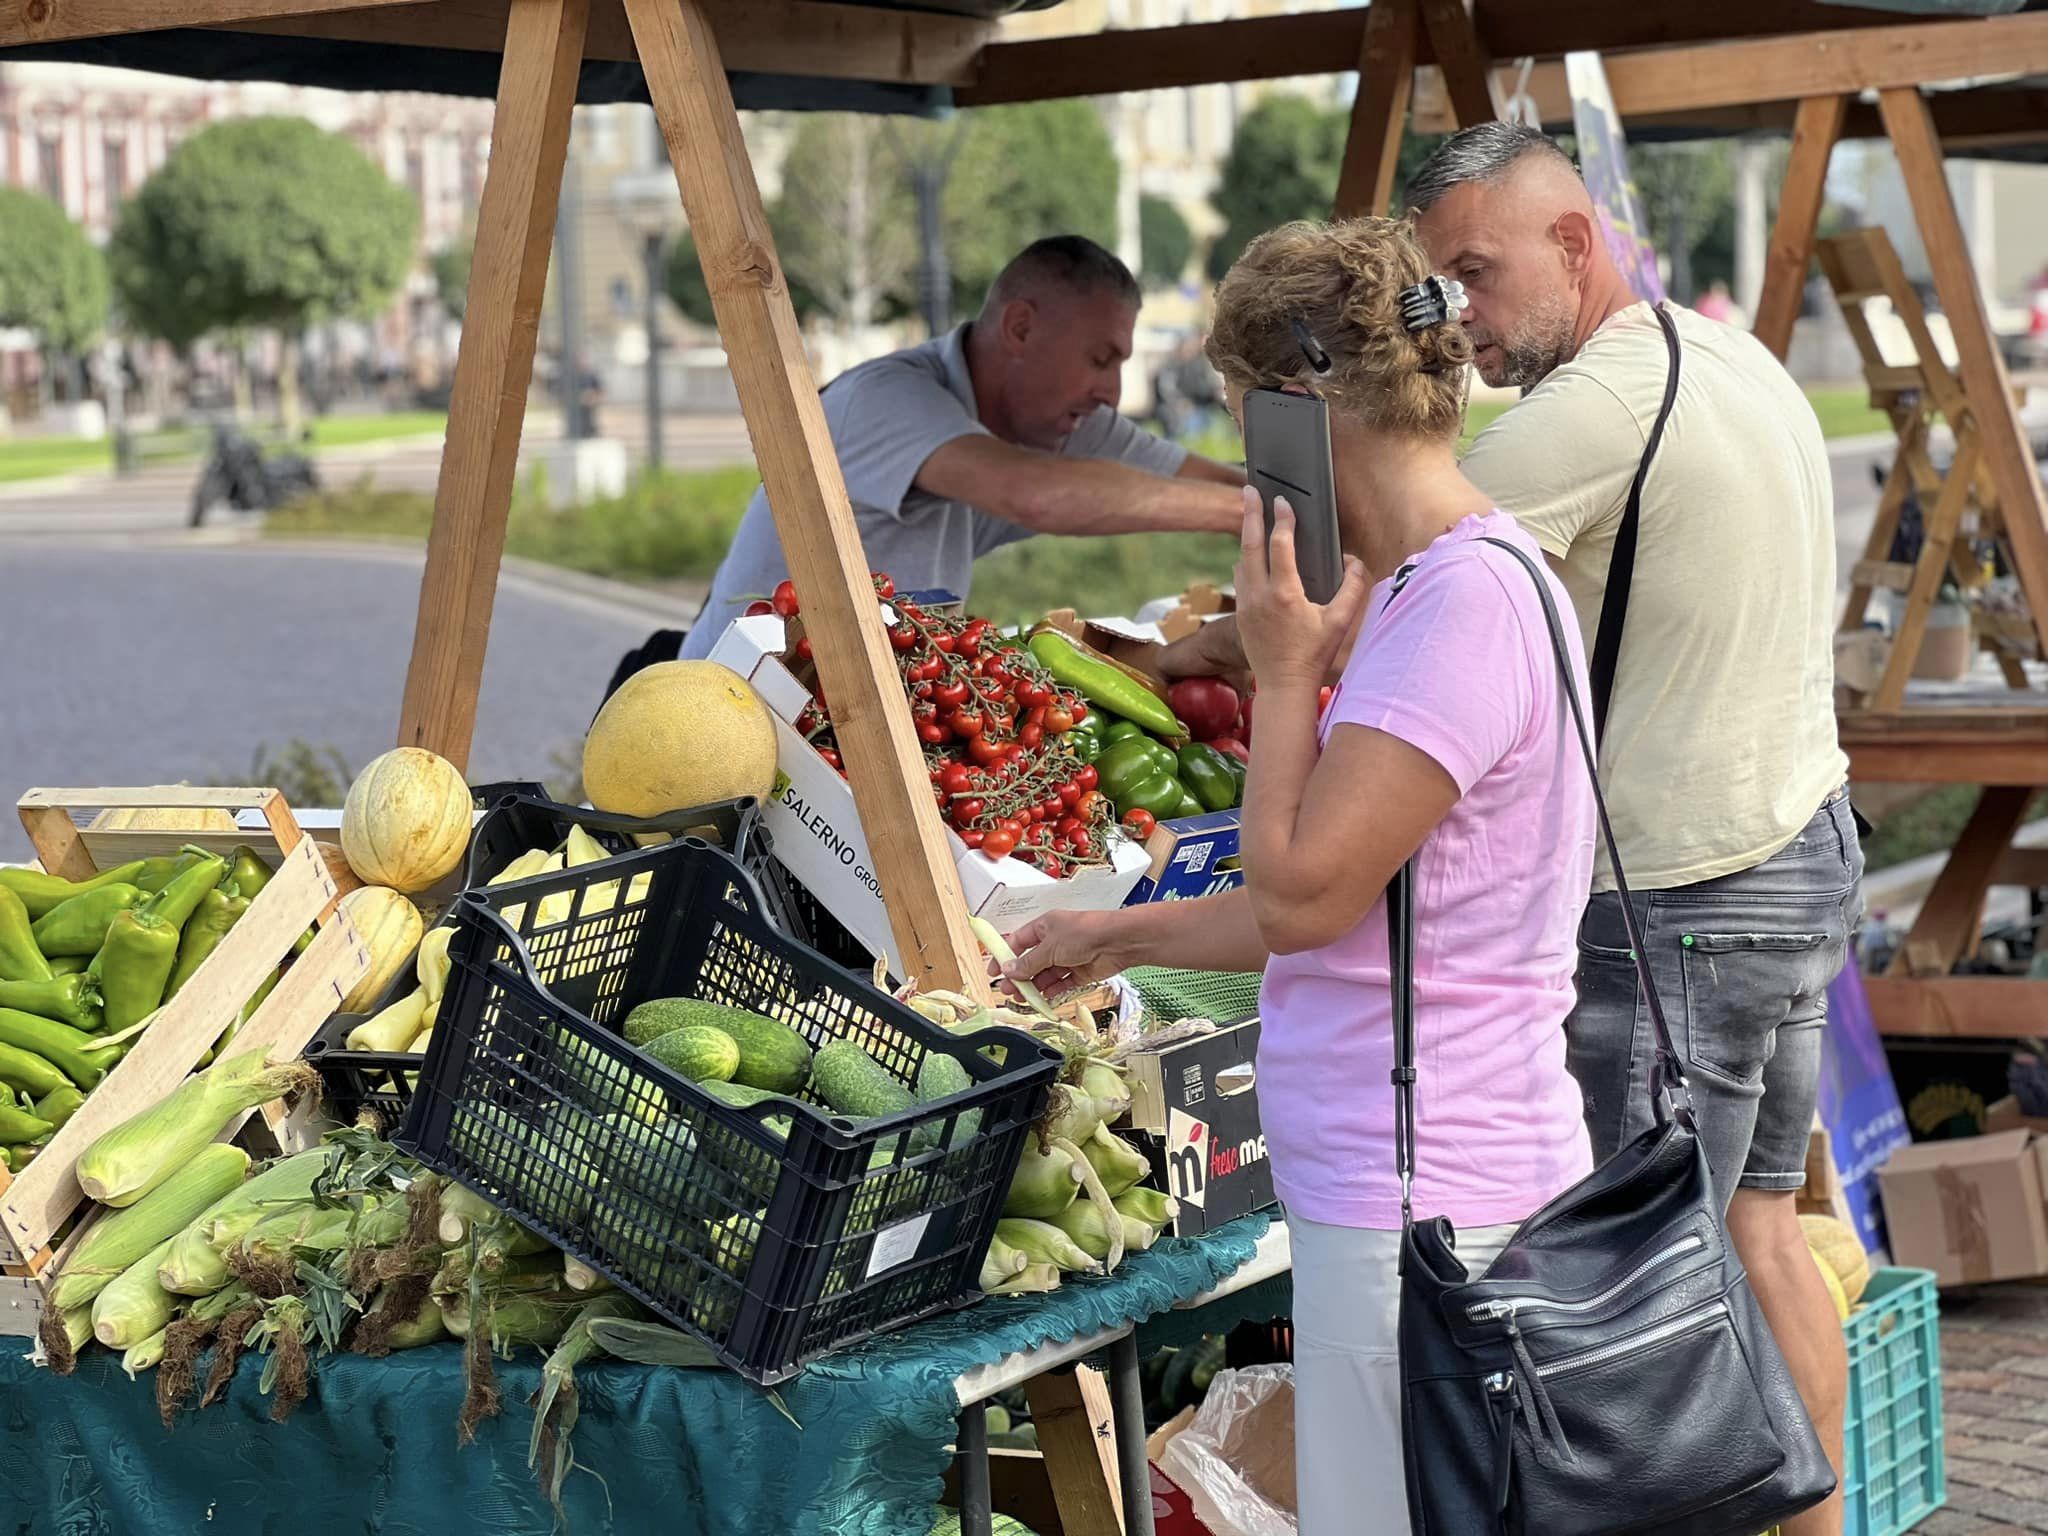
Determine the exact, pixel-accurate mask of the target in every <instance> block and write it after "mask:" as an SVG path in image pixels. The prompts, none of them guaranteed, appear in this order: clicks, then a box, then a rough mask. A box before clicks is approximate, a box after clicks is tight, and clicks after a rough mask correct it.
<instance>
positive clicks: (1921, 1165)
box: [1878, 1130, 2048, 1285]
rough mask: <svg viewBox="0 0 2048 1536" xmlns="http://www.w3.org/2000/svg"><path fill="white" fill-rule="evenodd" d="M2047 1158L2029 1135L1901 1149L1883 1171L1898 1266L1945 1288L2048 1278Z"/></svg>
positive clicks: (1976, 1138) (2009, 1134)
mask: <svg viewBox="0 0 2048 1536" xmlns="http://www.w3.org/2000/svg"><path fill="white" fill-rule="evenodd" d="M2041 1151H2042V1149H2041V1147H2040V1146H2038V1145H2037V1144H2036V1143H2035V1141H2034V1138H2033V1136H2032V1134H2031V1133H2029V1132H2027V1131H2025V1130H2016V1131H2001V1132H1998V1133H1997V1134H1995V1135H1990V1136H1966V1137H1962V1138H1959V1139H1957V1140H1953V1141H1923V1142H1917V1143H1914V1144H1912V1145H1910V1146H1904V1147H1900V1148H1899V1149H1898V1150H1897V1151H1896V1152H1894V1153H1892V1155H1891V1157H1890V1159H1889V1160H1888V1161H1887V1162H1886V1163H1885V1165H1884V1167H1883V1168H1881V1169H1880V1170H1879V1171H1878V1178H1879V1180H1880V1181H1881V1183H1882V1186H1883V1189H1884V1210H1885V1224H1886V1227H1887V1229H1888V1230H1889V1232H1890V1235H1891V1251H1892V1262H1893V1263H1894V1264H1901V1265H1906V1266H1909V1267H1913V1268H1919V1269H1931V1270H1933V1271H1934V1276H1935V1281H1936V1283H1937V1284H1940V1285H1979V1284H1983V1283H1985V1282H1987V1281H1992V1280H2017V1279H2022V1278H2024V1277H2026V1276H2029V1275H2039V1274H2044V1273H2048V1210H2044V1208H2043V1206H2042V1203H2041V1189H2042V1176H2043V1168H2042V1157H2041Z"/></svg>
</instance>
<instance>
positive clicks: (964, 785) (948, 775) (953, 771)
mask: <svg viewBox="0 0 2048 1536" xmlns="http://www.w3.org/2000/svg"><path fill="white" fill-rule="evenodd" d="M973 787H974V779H973V776H972V775H970V774H969V773H968V771H967V765H966V764H965V763H947V764H946V765H945V766H944V767H943V768H941V769H940V770H939V788H941V789H943V790H944V791H945V792H946V793H947V794H949V795H961V794H965V793H966V792H967V791H968V790H969V789H972V788H973Z"/></svg>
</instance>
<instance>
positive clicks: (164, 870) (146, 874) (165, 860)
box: [128, 848, 206, 896]
mask: <svg viewBox="0 0 2048 1536" xmlns="http://www.w3.org/2000/svg"><path fill="white" fill-rule="evenodd" d="M205 857H206V855H205V854H204V853H201V852H196V851H194V850H192V849H189V848H188V849H186V850H185V851H184V852H183V853H160V854H157V855H156V856H155V857H154V858H148V859H144V860H143V861H142V873H141V874H139V875H137V876H136V877H135V878H134V879H133V880H131V881H129V882H128V883H129V884H130V885H139V886H141V887H142V888H143V890H145V891H147V892H148V893H149V894H150V895H152V896H154V895H155V894H156V893H157V892H158V891H160V890H162V889H163V888H164V887H165V886H167V885H169V884H170V883H171V881H172V880H173V879H175V878H176V877H177V876H179V875H182V874H183V873H184V872H185V871H186V870H188V869H190V868H191V867H192V866H193V865H194V864H197V863H198V862H199V861H200V860H201V859H203V858H205Z"/></svg>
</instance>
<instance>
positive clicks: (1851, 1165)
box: [1820, 961, 1911, 1249]
mask: <svg viewBox="0 0 2048 1536" xmlns="http://www.w3.org/2000/svg"><path fill="white" fill-rule="evenodd" d="M1821 1038H1822V1041H1823V1045H1822V1052H1821V1074H1820V1118H1821V1123H1822V1124H1823V1125H1825V1126H1826V1127H1827V1130H1828V1138H1829V1140H1830V1142H1831V1143H1832V1144H1833V1151H1834V1157H1835V1170H1836V1171H1837V1172H1838V1173H1840V1174H1841V1176H1842V1192H1843V1194H1844V1195H1845V1196H1846V1197H1847V1199H1848V1202H1849V1210H1850V1213H1851V1216H1852V1219H1853V1220H1854V1221H1855V1223H1856V1232H1857V1235H1858V1236H1859V1237H1861V1238H1862V1239H1863V1246H1864V1247H1865V1248H1871V1249H1876V1248H1882V1247H1883V1246H1884V1245H1885V1234H1884V1207H1883V1205H1881V1204H1880V1203H1879V1201H1878V1190H1877V1170H1878V1169H1879V1168H1880V1167H1881V1166H1883V1164H1884V1160H1885V1159H1886V1158H1887V1157H1890V1156H1891V1154H1892V1149H1893V1148H1894V1147H1897V1146H1902V1145H1903V1144H1904V1143H1906V1142H1907V1141H1908V1140H1910V1139H1911V1136H1910V1133H1909V1132H1908V1130H1907V1128H1906V1114H1905V1111H1904V1110H1903V1109H1902V1108H1901V1107H1900V1105H1899V1090H1898V1089H1897V1088H1896V1087H1895V1086H1893V1084H1892V1069H1891V1066H1890V1064H1889V1063H1888V1062H1887V1061H1886V1060H1885V1054H1884V1042H1883V1041H1882V1040H1880V1039H1879V1038H1878V1033H1877V1025H1876V1023H1875V1022H1874V1021H1873V1020H1872V1019H1871V1017H1870V1003H1869V1001H1868V1000H1867V999H1866V998H1865V997H1864V995H1863V977H1862V975H1861V973H1859V972H1858V971H1857V969H1856V966H1855V964H1854V962H1853V961H1852V962H1851V963H1850V964H1849V965H1848V966H1847V967H1846V968H1845V969H1844V970H1843V972H1842V974H1841V975H1839V976H1837V977H1836V978H1835V979H1834V982H1833V983H1832V984H1831V985H1830V986H1829V987H1828V1024H1827V1029H1826V1031H1825V1032H1824V1033H1823V1035H1822V1037H1821Z"/></svg>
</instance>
